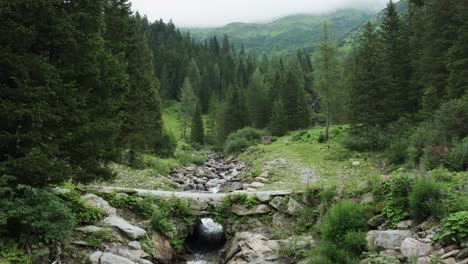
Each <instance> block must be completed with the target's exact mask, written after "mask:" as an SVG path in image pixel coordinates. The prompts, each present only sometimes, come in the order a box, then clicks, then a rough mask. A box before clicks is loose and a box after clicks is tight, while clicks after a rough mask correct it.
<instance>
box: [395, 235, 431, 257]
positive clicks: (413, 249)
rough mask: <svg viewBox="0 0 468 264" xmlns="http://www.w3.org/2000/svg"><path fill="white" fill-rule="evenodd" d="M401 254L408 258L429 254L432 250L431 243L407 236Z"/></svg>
mask: <svg viewBox="0 0 468 264" xmlns="http://www.w3.org/2000/svg"><path fill="white" fill-rule="evenodd" d="M400 250H401V254H402V255H403V256H405V257H407V258H415V257H423V256H428V255H429V253H430V252H431V251H432V246H431V244H428V243H423V242H420V241H418V240H416V239H414V238H410V237H407V238H405V239H404V240H403V242H402V243H401V246H400Z"/></svg>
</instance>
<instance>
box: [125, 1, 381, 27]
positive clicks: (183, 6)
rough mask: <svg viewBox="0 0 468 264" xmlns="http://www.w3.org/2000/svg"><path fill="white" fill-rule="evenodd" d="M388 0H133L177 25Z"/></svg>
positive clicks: (220, 22) (320, 10)
mask: <svg viewBox="0 0 468 264" xmlns="http://www.w3.org/2000/svg"><path fill="white" fill-rule="evenodd" d="M387 1H388V0H131V2H132V6H133V10H134V11H139V12H140V13H141V14H146V15H147V16H148V19H149V20H151V21H154V20H156V19H160V18H162V19H163V20H165V21H168V20H169V19H172V20H173V21H174V23H175V24H176V25H177V26H184V27H186V26H223V25H225V24H228V23H231V22H263V21H268V20H272V19H274V18H278V17H282V16H285V15H290V14H298V13H301V14H302V13H323V12H329V11H333V10H336V9H340V8H349V7H357V8H369V9H381V8H383V7H384V6H385V3H386V2H387Z"/></svg>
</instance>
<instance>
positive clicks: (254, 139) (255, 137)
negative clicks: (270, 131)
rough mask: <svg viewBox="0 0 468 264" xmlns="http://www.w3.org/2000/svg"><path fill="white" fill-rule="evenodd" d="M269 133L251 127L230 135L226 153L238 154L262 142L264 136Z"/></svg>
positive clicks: (226, 142)
mask: <svg viewBox="0 0 468 264" xmlns="http://www.w3.org/2000/svg"><path fill="white" fill-rule="evenodd" d="M266 134H267V133H266V131H264V130H259V129H255V128H251V127H245V128H242V129H240V130H237V131H236V132H234V133H232V134H230V135H229V136H228V137H227V139H226V141H225V143H224V152H225V153H228V154H238V153H241V152H242V151H244V150H246V149H247V148H248V147H250V146H253V145H256V144H258V143H259V142H260V139H261V138H262V136H265V135H266Z"/></svg>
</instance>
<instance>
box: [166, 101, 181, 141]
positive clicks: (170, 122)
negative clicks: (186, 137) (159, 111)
mask: <svg viewBox="0 0 468 264" xmlns="http://www.w3.org/2000/svg"><path fill="white" fill-rule="evenodd" d="M179 112H180V103H179V102H177V101H167V102H165V107H164V109H163V122H164V126H165V127H166V129H167V130H168V131H172V133H174V135H175V136H176V138H177V140H180V139H181V138H182V129H183V124H182V120H180V114H179Z"/></svg>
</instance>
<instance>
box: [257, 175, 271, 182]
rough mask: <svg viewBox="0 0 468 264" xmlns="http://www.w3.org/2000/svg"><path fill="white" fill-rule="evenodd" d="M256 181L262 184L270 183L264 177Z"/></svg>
mask: <svg viewBox="0 0 468 264" xmlns="http://www.w3.org/2000/svg"><path fill="white" fill-rule="evenodd" d="M255 180H256V181H258V182H261V183H267V182H268V179H267V178H263V177H260V176H259V177H257V178H255Z"/></svg>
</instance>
